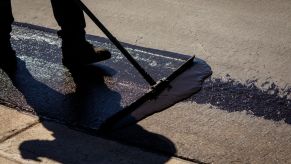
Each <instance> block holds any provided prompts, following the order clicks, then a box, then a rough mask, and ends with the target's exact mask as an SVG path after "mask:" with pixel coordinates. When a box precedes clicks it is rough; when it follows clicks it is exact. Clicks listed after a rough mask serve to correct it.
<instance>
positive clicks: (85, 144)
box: [7, 59, 176, 163]
mask: <svg viewBox="0 0 291 164" xmlns="http://www.w3.org/2000/svg"><path fill="white" fill-rule="evenodd" d="M17 66H18V68H17V71H16V73H15V74H13V73H9V72H7V74H8V76H9V77H10V79H11V81H12V83H13V85H14V86H15V87H16V88H17V89H18V90H19V91H20V92H21V93H22V95H23V96H24V97H25V99H26V101H27V103H28V104H29V105H30V106H31V107H32V108H33V110H34V111H35V113H36V114H37V115H38V116H40V122H41V124H42V126H43V127H44V128H46V129H47V130H49V131H50V132H51V133H52V136H53V139H52V140H48V139H43V140H41V139H35V140H28V141H24V142H23V143H21V144H20V146H19V150H20V152H21V156H22V158H24V159H29V160H34V161H41V159H42V158H48V159H50V160H53V161H57V162H60V163H100V162H102V163H120V162H121V161H124V163H128V162H131V163H132V162H134V163H135V162H137V161H138V162H139V163H165V162H167V161H168V160H169V158H170V157H171V156H173V155H174V154H175V152H176V148H175V146H174V144H173V143H172V142H171V141H170V140H169V139H167V138H166V137H164V136H161V135H158V134H154V133H150V132H148V131H146V130H144V129H143V128H142V127H140V126H138V125H133V126H131V127H130V128H129V129H130V130H129V131H128V129H127V130H125V131H124V132H126V133H127V134H126V135H125V136H127V137H129V139H128V140H127V141H126V140H124V138H121V141H122V142H124V141H125V142H127V143H133V144H134V145H138V146H141V147H146V148H150V147H148V145H146V144H148V142H149V141H148V139H150V140H151V141H150V143H152V144H149V145H151V146H153V147H152V148H154V147H155V146H156V147H158V148H161V147H163V150H167V151H166V152H165V153H166V156H159V157H155V158H153V156H152V155H150V153H146V154H144V153H140V154H139V153H136V152H135V153H134V154H136V156H132V153H133V152H130V151H125V150H124V148H122V146H120V145H117V144H112V142H111V141H107V140H102V139H101V138H100V137H92V136H89V135H85V134H83V133H78V132H76V131H73V130H70V129H68V128H65V127H63V126H61V125H58V124H55V123H53V122H49V121H45V120H43V119H42V118H44V117H49V118H53V119H57V120H62V121H66V122H74V123H76V122H77V123H79V124H84V125H86V126H87V125H88V126H92V125H94V124H96V123H97V124H98V123H99V121H103V120H102V117H98V119H96V114H100V113H101V114H104V113H105V114H108V112H112V113H114V112H116V111H110V110H108V108H109V109H111V107H112V106H114V109H117V110H121V107H120V100H121V96H120V94H118V93H117V92H114V91H112V90H110V89H109V88H108V87H107V85H106V84H105V83H104V78H103V75H104V72H102V69H99V68H98V67H96V68H95V69H93V70H92V69H91V70H90V71H96V73H97V74H98V75H99V76H92V72H90V71H89V72H88V70H87V71H84V70H83V71H81V72H75V71H74V72H71V75H72V77H73V79H74V82H75V84H76V92H75V93H72V94H68V95H64V94H62V93H59V92H58V91H56V90H54V89H52V88H50V87H49V86H48V85H46V84H44V83H42V82H40V81H38V80H36V79H35V78H34V77H33V76H32V75H31V74H30V72H29V71H28V69H27V68H26V65H25V62H24V61H22V60H20V59H18V65H17ZM104 93H106V94H107V96H110V97H111V101H110V102H107V103H110V105H108V106H107V107H108V108H98V103H101V102H103V103H104V102H105V103H106V96H105V97H103V98H105V99H102V96H103V94H104ZM100 97H101V98H100ZM107 98H108V97H107ZM95 108H97V109H98V110H96V109H95ZM68 109H69V110H68ZM99 109H100V110H104V111H102V112H100V110H99ZM106 110H108V111H106ZM106 112H107V113H106ZM100 118H101V120H100ZM121 131H122V130H121ZM116 135H119V133H116V134H115V133H112V134H110V135H109V136H110V138H111V139H114V138H116V139H117V140H118V141H120V140H119V139H120V138H118V137H114V136H116ZM131 135H133V136H131ZM123 136H124V135H123ZM130 136H131V137H130ZM103 137H104V136H103ZM132 140H135V141H134V142H132ZM144 141H147V142H144ZM135 142H136V143H138V144H135ZM153 144H155V145H153ZM156 150H159V149H156ZM111 152H119V153H121V154H120V156H116V153H115V154H114V153H111ZM108 155H109V156H108ZM110 155H112V156H110ZM143 156H146V157H148V158H145V157H143ZM151 160H154V161H151Z"/></svg>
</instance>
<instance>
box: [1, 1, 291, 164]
mask: <svg viewBox="0 0 291 164" xmlns="http://www.w3.org/2000/svg"><path fill="white" fill-rule="evenodd" d="M13 4H14V6H15V9H14V12H15V17H16V20H17V21H20V22H27V23H32V24H37V25H41V26H46V27H50V28H58V27H57V25H56V23H55V21H54V20H53V19H52V13H51V10H50V5H49V1H35V0H26V1H25V2H24V1H22V0H14V1H13ZM86 4H89V7H90V8H92V9H93V11H94V12H95V13H97V14H98V16H99V17H100V18H101V20H102V21H104V23H105V24H106V25H107V26H108V27H109V29H111V30H112V31H113V33H114V34H116V35H117V37H118V38H120V40H122V41H124V42H127V43H132V44H138V45H142V46H143V47H151V48H157V49H162V50H168V51H173V52H179V53H183V54H192V53H193V52H194V53H196V54H197V55H198V56H199V57H200V58H202V59H205V60H206V61H207V62H208V63H209V64H210V65H211V66H212V68H213V71H214V74H213V77H215V78H220V79H227V78H228V77H231V79H232V80H235V83H242V84H246V83H247V81H253V83H252V84H254V85H251V86H250V87H251V88H254V87H255V86H256V87H258V88H259V89H265V90H267V92H266V94H263V95H262V94H257V93H261V92H260V91H258V90H255V91H254V90H248V89H246V88H247V87H242V88H241V89H240V90H236V89H234V90H227V89H228V88H229V86H228V85H226V86H225V85H216V88H221V90H227V91H228V92H227V93H229V94H226V95H230V96H229V97H228V98H229V99H224V100H220V99H214V100H217V101H216V103H215V102H211V103H210V101H203V103H199V102H198V103H196V102H181V103H179V104H177V105H175V106H173V107H171V108H170V109H168V110H166V111H164V112H162V113H159V114H156V115H154V116H152V117H149V118H147V119H146V120H143V121H142V122H140V123H139V126H141V127H142V128H143V129H145V130H146V131H149V132H151V133H154V134H157V135H160V136H163V137H164V138H167V139H168V140H169V141H171V142H172V143H174V145H175V148H176V153H175V156H179V157H181V158H184V159H189V160H192V161H197V162H199V161H200V162H208V163H264V164H265V163H291V156H290V153H289V152H290V151H291V138H290V134H291V126H290V122H288V121H286V120H288V119H289V120H290V105H283V107H282V106H279V107H277V108H276V105H275V106H274V107H272V108H271V109H272V110H269V109H270V108H268V107H269V106H270V105H272V104H273V99H272V98H271V99H268V96H271V97H272V96H274V93H275V97H277V96H278V95H276V94H277V91H278V92H280V94H281V95H287V97H288V98H287V99H286V98H285V99H284V100H282V101H281V100H280V101H281V102H283V104H284V103H286V104H290V92H288V88H290V82H291V81H290V78H291V76H290V73H289V70H290V64H288V63H290V61H291V59H290V57H291V55H290V45H291V44H290V43H291V38H290V36H291V35H289V34H290V33H291V31H290V29H291V28H290V21H288V20H290V17H291V15H290V14H291V12H290V9H291V8H290V6H291V3H290V1H288V0H278V1H272V0H265V1H260V0H253V1H232V0H226V1H225V0H219V1H204V0H193V1H192V0H182V1H175V0H169V1H154V0H138V1H134V2H133V1H129V0H126V1H113V0H101V1H98V5H96V1H93V0H88V1H86ZM24 13H25V14H24ZM87 30H88V32H89V33H91V34H94V35H102V34H101V33H100V31H98V30H97V29H96V27H95V26H94V25H93V24H92V23H90V21H88V28H87ZM273 83H274V85H273ZM227 84H228V83H227ZM239 85H241V84H239ZM211 86H213V85H209V88H210V89H209V92H208V93H209V97H208V98H209V99H211V98H212V96H211ZM272 87H273V89H272ZM270 88H271V89H270ZM274 88H275V90H274ZM276 88H277V89H278V90H276ZM245 89H246V90H245ZM268 89H270V90H268ZM241 91H242V92H241ZM245 91H247V92H245ZM233 93H234V94H233ZM245 93H255V94H248V95H250V96H249V97H238V98H237V99H235V97H236V96H237V95H244V94H245ZM264 95H265V96H264ZM260 97H266V99H264V101H263V102H270V103H269V104H265V103H263V104H264V105H260V106H259V107H256V106H255V104H260V103H262V101H260ZM232 98H234V99H232ZM234 100H235V102H239V101H241V103H240V104H239V105H233V106H231V105H230V107H228V108H227V110H226V109H225V108H224V106H221V105H219V104H224V102H228V105H229V104H232V102H233V101H234ZM245 100H248V101H245ZM252 100H255V101H252ZM250 102H251V103H252V104H254V105H252V106H251V107H249V106H248V104H249V103H250ZM235 104H236V103H235ZM241 107H245V108H247V110H245V108H243V110H238V109H241ZM264 109H266V110H264ZM282 109H284V110H282ZM285 109H286V110H285ZM258 110H259V112H257V111H258ZM256 113H260V114H256ZM262 113H263V114H262ZM270 113H271V116H275V117H271V119H270V118H268V114H270ZM282 113H283V115H281V114H282ZM277 116H278V117H277ZM276 118H277V119H276ZM130 131H132V129H131V128H128V129H124V131H121V132H119V133H118V132H117V134H118V135H117V136H120V137H119V140H122V139H124V137H127V138H130V137H131V139H132V140H134V138H135V137H136V136H137V137H138V135H136V136H135V135H132V134H131V135H126V134H130V133H125V132H130ZM7 136H10V135H7ZM6 138H7V137H6ZM34 139H37V138H34ZM7 141H10V140H7ZM16 154H17V153H16ZM4 157H5V158H4ZM2 158H3V160H6V159H10V158H6V156H4V155H0V160H2ZM19 158H21V157H20V156H19ZM13 161H17V160H13Z"/></svg>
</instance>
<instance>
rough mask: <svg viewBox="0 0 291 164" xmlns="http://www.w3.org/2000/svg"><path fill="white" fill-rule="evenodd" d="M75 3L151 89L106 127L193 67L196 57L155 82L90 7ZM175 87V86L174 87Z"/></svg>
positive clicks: (151, 97)
mask: <svg viewBox="0 0 291 164" xmlns="http://www.w3.org/2000/svg"><path fill="white" fill-rule="evenodd" d="M75 2H76V3H77V4H78V5H79V6H80V8H81V10H83V11H84V12H85V13H86V14H87V15H88V16H89V18H90V19H91V20H92V21H93V22H94V23H95V24H96V25H97V26H98V27H99V28H100V30H101V31H102V32H103V33H104V34H105V35H106V36H107V37H108V39H109V40H110V41H111V42H112V43H113V44H114V45H115V46H116V47H117V48H118V49H119V50H120V52H121V53H122V54H123V55H124V56H125V57H126V58H127V59H128V61H129V62H130V63H131V64H132V65H133V66H134V68H136V69H137V71H138V72H139V73H140V74H141V75H142V77H143V78H144V79H145V80H146V81H147V82H148V83H149V85H150V86H151V89H150V90H149V91H148V92H147V93H146V94H145V95H144V96H142V97H140V98H139V99H138V100H137V101H135V102H133V103H132V104H131V105H129V106H128V107H126V108H125V109H123V110H122V111H120V112H119V113H117V114H115V115H114V116H113V117H112V118H110V119H109V120H108V121H107V122H106V123H105V126H106V127H110V126H112V125H113V124H114V123H115V122H118V121H117V120H119V119H121V118H122V117H125V116H126V115H127V114H129V113H131V112H133V111H134V110H135V109H136V108H137V107H138V106H139V105H141V104H143V103H145V102H146V101H148V100H150V99H154V98H155V97H156V96H158V95H159V94H160V93H161V92H163V91H164V90H165V89H166V88H169V87H170V83H171V81H172V80H174V79H175V78H176V77H177V76H179V75H180V74H182V73H183V72H184V71H185V70H187V69H188V68H189V67H191V66H192V65H193V60H194V58H195V56H194V55H193V56H192V57H190V58H189V59H188V60H187V61H185V63H184V64H183V65H181V66H180V67H179V68H178V69H177V70H176V71H174V72H173V73H172V74H171V75H170V76H168V77H166V78H163V79H161V80H158V81H155V80H154V79H153V78H152V77H151V76H150V75H149V74H148V73H147V72H146V71H145V70H144V69H143V68H142V67H141V66H140V64H139V63H138V62H137V61H136V60H135V59H134V58H133V57H132V56H131V54H130V53H129V52H128V51H127V50H126V49H125V48H124V47H123V46H122V45H121V43H120V42H119V41H118V40H117V39H116V38H115V37H114V36H113V35H112V34H111V33H110V32H109V31H108V29H107V28H106V27H105V26H104V25H103V24H102V23H101V22H100V21H99V20H98V19H97V17H96V16H95V15H94V14H93V13H92V12H91V11H90V10H89V9H88V7H87V6H86V5H85V4H84V3H83V2H82V1H80V0H75ZM172 87H173V86H172Z"/></svg>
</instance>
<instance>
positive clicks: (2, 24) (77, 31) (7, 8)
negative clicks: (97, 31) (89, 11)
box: [0, 0, 86, 46]
mask: <svg viewBox="0 0 291 164" xmlns="http://www.w3.org/2000/svg"><path fill="white" fill-rule="evenodd" d="M51 4H52V8H53V12H54V16H55V19H56V20H57V22H58V24H59V26H60V27H61V29H62V34H63V37H66V36H68V37H72V38H74V37H76V38H79V37H84V36H85V30H84V28H85V26H86V24H85V19H84V14H83V12H82V10H81V9H80V8H79V7H78V5H76V4H75V3H74V2H73V0H51ZM23 14H25V13H23ZM13 21H14V19H13V15H12V9H11V1H10V0H0V44H2V45H3V43H6V42H9V39H10V32H11V24H12V23H13ZM0 46H1V45H0Z"/></svg>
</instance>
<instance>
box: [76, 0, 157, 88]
mask: <svg viewBox="0 0 291 164" xmlns="http://www.w3.org/2000/svg"><path fill="white" fill-rule="evenodd" d="M75 2H77V3H78V4H79V6H80V8H81V9H82V10H83V11H84V12H85V13H86V14H87V15H88V16H89V17H90V18H91V19H92V21H93V22H94V23H95V24H96V25H97V26H98V27H99V28H100V30H101V31H103V33H104V34H105V35H106V36H107V37H108V39H109V40H110V41H111V42H112V43H113V44H114V45H115V46H116V47H117V48H118V49H119V50H120V51H121V53H122V54H123V55H124V56H125V57H126V58H127V60H129V62H130V63H131V64H132V65H133V66H134V67H135V68H136V69H137V70H138V72H139V73H140V74H141V75H142V76H143V78H144V79H145V80H146V81H147V82H148V83H149V84H150V85H151V86H153V85H155V84H156V82H155V80H154V79H153V78H152V77H151V76H150V75H149V74H148V73H147V72H146V71H145V70H144V69H143V68H142V67H141V66H140V65H139V64H138V63H137V62H136V60H135V59H134V58H133V57H132V56H131V55H130V54H129V53H128V51H127V50H126V49H125V48H124V47H123V46H122V45H121V43H120V42H119V41H118V40H117V39H116V38H115V37H114V36H113V35H112V34H111V33H110V32H109V31H108V30H107V29H106V27H105V26H104V25H103V24H102V23H101V22H100V21H99V20H98V19H97V17H96V16H95V15H94V14H93V13H92V12H91V11H90V10H89V9H88V7H87V6H86V5H85V4H84V3H83V2H81V0H75Z"/></svg>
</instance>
